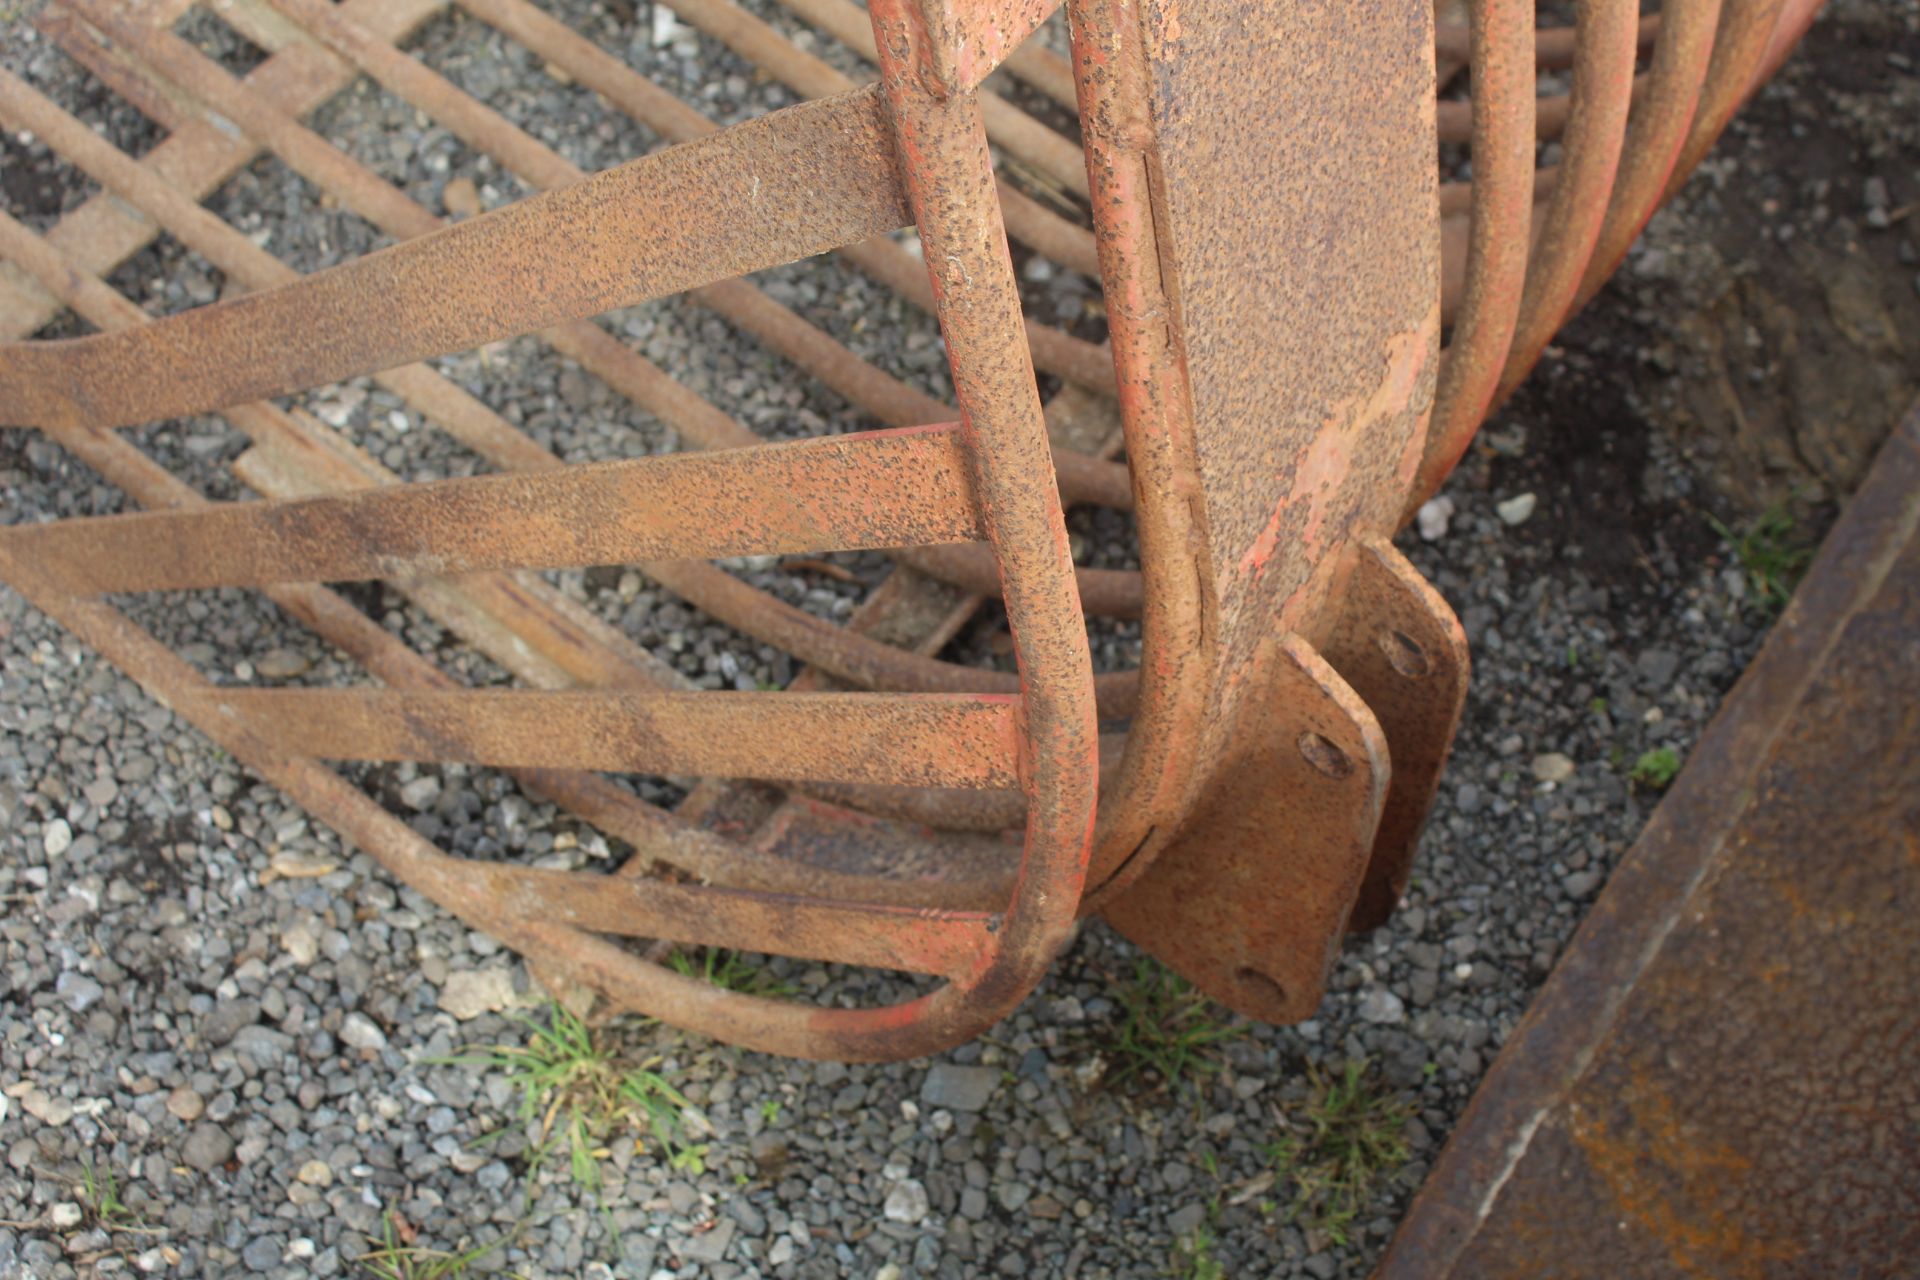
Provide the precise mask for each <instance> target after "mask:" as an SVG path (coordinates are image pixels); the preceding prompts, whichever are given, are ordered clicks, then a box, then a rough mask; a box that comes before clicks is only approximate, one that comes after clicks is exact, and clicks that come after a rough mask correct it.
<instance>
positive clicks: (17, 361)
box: [0, 89, 908, 426]
mask: <svg viewBox="0 0 1920 1280" xmlns="http://www.w3.org/2000/svg"><path fill="white" fill-rule="evenodd" d="M799 175H805V177H804V179H802V178H800V177H799ZM823 191H829V192H832V193H833V195H832V197H831V198H823V196H822V194H821V193H822V192H823ZM907 220H908V219H907V214H906V209H905V205H904V203H903V201H902V199H901V196H900V187H899V181H898V178H897V177H896V175H895V173H894V162H893V151H892V144H891V141H890V139H889V137H888V134H887V130H886V122H885V119H884V113H883V109H882V107H881V103H880V101H879V95H878V93H877V92H876V91H874V90H871V89H868V90H862V91H860V92H857V93H853V94H848V95H846V96H843V97H839V98H831V99H825V100H822V101H819V102H810V103H804V104H802V105H800V106H795V107H789V108H787V109H786V110H784V111H779V112H775V113H773V114H772V115H768V116H763V117H761V118H760V119H758V120H754V121H750V122H748V123H746V124H743V125H740V126H739V127H737V128H735V129H730V130H728V131H726V132H725V133H724V134H715V135H713V136H712V137H711V138H706V139H702V140H700V141H697V142H691V143H687V144H685V145H683V146H679V147H673V148H670V149H668V150H666V151H658V152H655V153H653V154H652V155H649V156H643V157H642V158H640V159H638V160H633V161H629V162H628V163H627V164H625V165H622V166H620V167H619V168H617V169H610V170H608V171H607V172H605V173H602V174H597V175H595V176H593V177H591V178H588V179H586V180H584V181H582V182H580V183H578V184H576V185H574V186H572V187H568V188H566V189H564V190H561V191H555V192H550V193H548V194H545V195H541V196H535V197H532V198H530V199H528V200H525V201H522V202H521V203H519V204H516V205H511V206H509V207H507V208H504V209H500V210H496V211H495V212H493V213H489V214H485V215H483V216H481V217H478V218H474V219H471V220H469V221H467V222H463V223H459V224H457V225H455V226H451V227H447V228H445V229H444V230H441V231H438V232H435V233H434V234H433V235H430V236H424V237H422V238H420V239H418V240H412V241H408V242H406V243H404V244H399V245H395V246H393V247H392V248H389V249H384V250H381V251H380V252H378V253H373V254H369V255H367V256H366V257H364V258H359V259H356V260H354V261H353V262H350V263H346V264H343V265H341V266H338V267H334V268H332V269H330V270H328V271H323V272H320V273H318V274H316V275H313V276H310V277H308V278H306V279H305V280H303V281H301V282H300V283H298V284H292V285H287V286H284V287H282V288H280V289H275V290H272V291H269V292H266V293H261V294H255V295H251V296H248V297H244V298H238V299H235V300H233V301H230V302H223V303H216V304H214V305H211V306H207V307H201V308H197V309H195V310H193V311H189V312H184V313H182V314H179V315H175V316H170V317H168V318H167V319H165V320H161V321H158V322H156V323H154V324H151V325H147V326H144V327H142V328H139V329H132V330H127V331H124V332H121V333H116V334H99V335H95V336H92V337H86V338H73V339H68V340H65V341H60V342H43V343H31V344H15V345H10V346H6V347H0V425H10V426H32V425H35V424H37V423H43V422H49V421H55V420H60V421H86V422H89V423H91V424H93V425H96V426H126V425H131V424H133V423H137V422H145V421H153V420H156V419H160V418H172V417H183V416H186V415H189V414H194V413H202V412H206V411H208V410H211V409H217V408H220V407H221V406H223V405H228V404H233V403H235V402H238V401H246V400H257V399H263V398H266V397H269V396H274V395H280V394H284V393H286V392H288V391H295V390H300V389H303V388H306V387H312V386H317V385H320V384H322V383H327V382H334V381H338V380H339V379H342V378H347V377H352V376H354V375H356V374H361V373H370V372H373V371H375V370H378V369H386V368H391V367H392V366H394V365H399V364H407V363H410V362H411V361H414V360H419V359H423V358H425V357H427V356H432V355H439V354H443V353H446V352H450V351H465V350H468V349H470V348H473V347H476V346H479V345H480V344H482V343H485V342H490V341H494V340H496V339H499V338H505V337H511V336H514V335H516V334H520V333H525V332H528V331H529V330H533V329H538V328H541V327H543V326H546V325H550V324H554V323H556V322H559V321H562V320H572V319H576V318H578V317H580V316H586V315H596V314H598V313H600V312H603V311H611V310H613V309H615V308H618V307H624V306H631V305H633V304H634V303H637V302H643V301H646V300H647V299H649V298H657V297H661V296H663V295H665V294H669V293H675V292H678V291H681V290H684V289H689V288H692V287H694V286H696V285H701V284H705V283H707V282H709V281H712V280H719V279H725V278H726V277H728V276H734V275H742V274H745V273H747V272H751V271H757V270H760V269H762V268H764V267H770V266H776V265H778V264H780V263H784V262H791V261H793V260H794V259H796V258H803V257H807V256H809V255H811V254H814V253H819V252H821V251H823V250H825V249H829V248H832V247H834V246H835V245H840V244H845V243H847V242H848V241H850V240H864V239H866V238H867V237H869V236H873V235H877V234H879V233H880V232H883V231H891V230H893V229H894V228H896V227H899V226H902V225H904V224H905V223H906V222H907ZM135 371H137V375H136V372H135Z"/></svg>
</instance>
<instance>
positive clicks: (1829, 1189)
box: [1379, 405, 1920, 1280]
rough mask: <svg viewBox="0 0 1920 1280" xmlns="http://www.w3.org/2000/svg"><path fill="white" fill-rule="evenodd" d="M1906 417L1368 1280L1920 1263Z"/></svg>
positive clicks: (1919, 849)
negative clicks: (1374, 1276)
mask: <svg viewBox="0 0 1920 1280" xmlns="http://www.w3.org/2000/svg"><path fill="white" fill-rule="evenodd" d="M1916 975H1920V405H1917V406H1916V407H1915V410H1914V412H1913V414H1912V415H1911V416H1910V417H1908V419H1907V421H1906V422H1905V424H1904V425H1903V426H1902V427H1901V428H1899V429H1898V430H1897V431H1895V432H1894V434H1893V436H1892V437H1891V439H1890V440H1889V441H1888V443H1887V444H1886V445H1885V447H1884V449H1883V450H1882V453H1881V455H1880V458H1879V460H1878V461H1877V462H1876V463H1875V465H1874V469H1873V471H1872V472H1871V473H1870V475H1869V476H1868V478H1867V481H1866V483H1865V484H1864V485H1863V486H1862V488H1861V489H1860V491H1859V493H1858V494H1857V495H1856V496H1855V497H1854V499H1853V502H1852V505H1851V506H1850V507H1849V508H1848V509H1847V511H1846V512H1845V513H1844V514H1843V515H1842V517H1841V519H1840V521H1839V523H1838V524H1837V525H1836V526H1835V528H1834V530H1833V532H1832V533H1831V534H1830V535H1829V536H1828V539H1827V542H1826V545H1825V546H1824V547H1823V548H1822V550H1821V552H1820V555H1819V558H1818V559H1817V560H1816V562H1815V563H1814V565H1813V567H1812V569H1811V571H1810V572H1809V573H1808V575H1807V578H1806V581H1805V583H1804V585H1803V586H1802V587H1801V589H1800V591H1799V592H1798V594H1797V595H1796V596H1795V597H1794V600H1793V602H1792V604H1790V605H1789V606H1788V608H1787V610H1786V612H1785V613H1784V614H1783V615H1782V617H1781V619H1780V621H1779V622H1778V623H1777V624H1776V625H1775V627H1774V631H1773V634H1772V635H1771V636H1770V637H1769V638H1768V641H1767V644H1766V647H1765V648H1764V649H1763V650H1762V651H1761V654H1760V656H1759V657H1758V658H1757V659H1755V661H1754V663H1753V665H1752V666H1751V667H1750V668H1749V669H1748V671H1747V673H1746V674H1745V675H1744V676H1743V677H1742V678H1741V681H1740V683H1739V685H1738V686H1736V688H1735V689H1734V692H1733V693H1732V695H1731V696H1730V697H1729V698H1728V700H1727V703H1726V705H1725V706H1724V708H1723V709H1722V710H1721V712H1720V715H1719V717H1718V718H1717V719H1716V720H1715V721H1714V724H1713V726H1712V727H1711V728H1710V729H1709V731H1708V733H1707V735H1706V737H1705V738H1703V739H1702V740H1701V742H1700V744H1699V746H1697V747H1696V748H1695V749H1694V752H1693V756H1692V759H1691V760H1690V761H1689V763H1688V765H1687V768H1686V770H1685V771H1684V772H1683V773H1682V774H1681V776H1680V778H1679V780H1678V781H1677V782H1676V783H1675V784H1674V786H1673V789H1672V791H1671V792H1670V793H1669V794H1668V796H1667V798H1666V799H1665V800H1664V801H1663V802H1662V803H1661V805H1660V807H1659V809H1658V810H1657V811H1656V812H1655V814H1654V817H1653V820H1652V822H1651V823H1650V824H1649V825H1648V827H1647V830H1646V832H1645V834H1644V835H1642V837H1641V839H1640V841H1639V843H1637V844H1636V845H1635V846H1634V848H1633V849H1632V851H1630V852H1629V853H1628V855H1627V857H1626V860H1625V861H1624V862H1623V863H1622V864H1621V866H1620V868H1619V869H1618V870H1617V871H1615V872H1614V874H1613V879H1612V881H1611V882H1610V883H1609V885H1608V886H1607V889H1606V892H1605V893H1604V894H1602V895H1601V897H1600V899H1599V901H1598V902H1596V903H1595V904H1594V907H1593V909H1592V911H1591V912H1590V913H1589V915H1588V917H1587V919H1586V921H1585V922H1584V923H1583V924H1582V925H1581V928H1580V931H1579V933H1578V934H1576V935H1575V937H1574V940H1573V942H1572V944H1571V945H1570V946H1569V947H1568V949H1567V951H1566V952H1565V954H1564V955H1563V956H1562V957H1561V960H1560V962H1559V964H1558V966H1557V967H1556V968H1555V969H1554V972H1553V975H1552V977H1550V978H1549V979H1548V981H1547V984H1546V986H1545V987H1544V988H1543V989H1542V991H1541V993H1540V995H1539V997H1538V998H1537V999H1536V1000H1535V1001H1534V1004H1533V1006H1532V1008H1530V1009H1529V1010H1528V1011H1527V1014H1526V1016H1525V1018H1524V1019H1523V1020H1522V1021H1521V1023H1520V1026H1519V1027H1518V1029H1516V1030H1515V1032H1514V1034H1513V1036H1512V1038H1511V1039H1510V1040H1509V1041H1508V1042H1507V1045H1506V1047H1505V1049H1504V1050H1502V1052H1501V1054H1500V1057H1499V1059H1498V1060H1497V1061H1496V1062H1495V1063H1494V1066H1493V1069H1492V1070H1491V1071H1490V1072H1488V1074H1487V1076H1486V1079H1485V1080H1484V1081H1483V1082H1482V1083H1481V1085H1480V1089H1479V1092H1478V1093H1477V1094H1476V1095H1475V1097H1474V1100H1473V1103H1472V1105H1471V1106H1470V1107H1469V1109H1468V1111H1467V1115H1466V1118H1465V1119H1464V1120H1463V1121H1462V1122H1461V1125H1460V1127H1459V1128H1458V1129H1456V1130H1455V1132H1454V1136H1453V1139H1452V1141H1451V1142H1450V1143H1449V1145H1448V1146H1447V1149H1446V1150H1445V1151H1444V1152H1443V1153H1442V1155H1441V1158H1440V1161H1439V1163H1438V1164H1437V1165H1436V1166H1435V1168H1434V1171H1433V1173H1432V1175H1431V1176H1430V1177H1429V1179H1428V1181H1427V1184H1426V1186H1425V1187H1424V1188H1423V1189H1422V1190H1421V1192H1420V1195H1419V1197H1418V1199H1416V1200H1415V1202H1414V1206H1413V1210H1412V1212H1411V1214H1410V1215H1409V1216H1408V1218H1407V1220H1406V1222H1405V1223H1404V1224H1403V1225H1402V1227H1401V1229H1400V1234H1399V1236H1398V1237H1397V1238H1396V1240H1395V1241H1394V1244H1393V1248H1392V1250H1391V1252H1390V1253H1389V1255H1388V1257H1387V1259H1386V1261H1385V1263H1384V1264H1383V1265H1382V1267H1381V1269H1380V1273H1379V1274H1380V1276H1381V1278H1382V1280H1401V1278H1402V1277H1405V1278H1406V1280H1413V1278H1414V1277H1418V1278H1419V1280H1434V1278H1436V1277H1461V1278H1463V1280H1464V1278H1465V1277H1475V1278H1476V1280H1478V1278H1483V1277H1485V1278H1491V1277H1505V1276H1511V1277H1516V1278H1518V1277H1534V1276H1543V1275H1551V1276H1556V1277H1565V1278H1567V1280H1578V1278H1580V1277H1593V1278H1594V1280H1600V1278H1602V1277H1606V1278H1611V1277H1617V1276H1685V1277H1701V1278H1703V1280H1704V1278H1707V1277H1711V1278H1713V1280H1772V1278H1774V1277H1823V1278H1824V1277H1841V1276H1849V1277H1896V1276H1908V1275H1913V1274H1914V1273H1915V1267H1916V1265H1920V983H1916V981H1915V979H1916Z"/></svg>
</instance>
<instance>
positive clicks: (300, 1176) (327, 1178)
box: [293, 1160, 333, 1187]
mask: <svg viewBox="0 0 1920 1280" xmlns="http://www.w3.org/2000/svg"><path fill="white" fill-rule="evenodd" d="M293 1176H294V1179H295V1180H296V1181H298V1182H303V1183H305V1184H306V1185H307V1186H309V1187H330V1186H332V1185H333V1170H332V1169H331V1168H329V1167H328V1165H327V1162H326V1161H325V1160H309V1161H307V1162H306V1163H305V1164H303V1165H301V1166H300V1168H299V1170H298V1171H297V1172H296V1173H295V1174H294V1175H293Z"/></svg>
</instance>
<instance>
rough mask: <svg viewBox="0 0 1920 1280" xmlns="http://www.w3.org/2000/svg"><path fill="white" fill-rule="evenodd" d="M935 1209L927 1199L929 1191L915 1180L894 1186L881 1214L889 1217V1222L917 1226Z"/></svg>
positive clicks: (888, 1194)
mask: <svg viewBox="0 0 1920 1280" xmlns="http://www.w3.org/2000/svg"><path fill="white" fill-rule="evenodd" d="M932 1209H933V1206H932V1204H931V1203H930V1202H929V1201H928V1199H927V1189H926V1188H925V1187H923V1186H921V1185H920V1183H919V1182H918V1181H916V1180H915V1179H913V1178H907V1179H905V1180H904V1181H901V1182H898V1183H895V1184H894V1188H893V1190H892V1191H889V1192H888V1193H887V1203H886V1204H885V1205H884V1206H883V1207H882V1208H881V1212H882V1213H884V1214H886V1215H887V1221H888V1222H904V1223H906V1224H907V1225H908V1226H910V1227H911V1226H915V1225H917V1224H918V1223H919V1222H921V1221H922V1220H923V1219H925V1217H926V1216H927V1214H928V1213H929V1212H931V1211H932Z"/></svg>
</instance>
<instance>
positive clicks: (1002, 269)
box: [871, 0, 1100, 1017]
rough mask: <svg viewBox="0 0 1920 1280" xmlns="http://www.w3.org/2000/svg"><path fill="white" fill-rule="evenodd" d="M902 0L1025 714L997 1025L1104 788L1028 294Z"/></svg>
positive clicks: (1073, 896)
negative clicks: (916, 57) (1020, 820)
mask: <svg viewBox="0 0 1920 1280" xmlns="http://www.w3.org/2000/svg"><path fill="white" fill-rule="evenodd" d="M902 3H903V0H875V3H874V5H873V7H872V9H871V13H872V17H873V23H874V35H875V40H876V43H877V44H878V45H879V47H880V50H881V53H882V58H883V62H882V66H881V83H882V85H883V86H884V88H885V93H886V102H887V106H888V114H889V117H890V122H891V124H892V126H893V130H894V135H895V143H896V146H897V147H898V151H899V156H900V167H901V170H902V177H903V181H904V182H905V184H906V186H907V195H908V199H909V201H910V203H911V206H912V210H913V220H914V225H915V226H916V227H917V228H918V229H919V232H920V240H921V244H922V246H923V248H924V254H925V260H926V267H927V272H928V277H929V281H930V283H931V285H932V288H933V293H934V298H935V302H936V308H937V311H938V313H939V318H940V329H941V333H942V335H943V336H944V337H945V339H946V344H947V360H948V365H949V367H950V368H951V370H952V373H953V384H954V391H955V393H956V396H957V398H958V400H959V403H960V413H961V430H962V432H963V434H964V438H965V440H966V442H967V446H968V452H969V455H970V456H971V458H972V460H973V464H974V470H975V477H976V493H977V494H978V496H979V501H980V515H981V522H982V524H983V525H984V526H985V532H986V534H987V537H988V539H989V541H990V542H991V543H992V546H993V550H994V555H995V558H996V560H997V561H998V563H999V564H1000V566H1001V570H1002V576H1003V582H1002V598H1003V599H1004V601H1005V602H1006V610H1007V621H1008V626H1009V629H1010V631H1011V633H1012V635H1013V638H1014V658H1015V661H1016V663H1017V664H1018V666H1019V670H1020V680H1021V693H1022V698H1021V706H1022V712H1023V716H1022V723H1021V728H1022V743H1021V747H1022V751H1021V775H1022V776H1021V786H1022V790H1023V791H1024V792H1025V793H1026V797H1027V824H1026V832H1025V845H1024V848H1023V850H1022V854H1021V860H1020V869H1019V871H1018V873H1017V874H1016V877H1015V880H1014V891H1013V897H1012V900H1011V902H1010V903H1009V905H1008V910H1007V914H1006V919H1005V921H1004V923H1003V925H1002V928H1001V931H1000V932H999V934H998V935H997V936H996V939H995V941H996V946H995V948H994V950H993V952H992V953H991V956H990V958H989V960H988V962H987V965H986V967H985V968H983V970H982V971H981V973H980V975H979V977H978V979H977V982H978V985H977V986H976V987H975V989H974V991H973V992H972V995H973V999H972V1001H971V1002H970V1004H969V1006H968V1010H969V1014H970V1015H974V1016H980V1017H997V1016H999V1014H1000V1013H1001V1012H1003V1011H1005V1010H1007V1009H1009V1008H1011V1007H1012V1006H1013V1004H1014V1003H1016V1002H1017V1001H1018V1000H1020V999H1021V998H1022V997H1023V996H1024V995H1025V994H1026V993H1027V992H1028V991H1031V990H1032V989H1033V987H1034V985H1035V984H1036V983H1037V982H1038V981H1039V979H1040V977H1041V975H1042V974H1043V973H1044V972H1045V968H1046V966H1047V964H1048V963H1050V962H1051V960H1052V958H1053V956H1054V954H1055V953H1056V952H1057V951H1058V950H1059V949H1060V947H1062V946H1063V945H1064V944H1065V942H1066V940H1067V938H1068V937H1069V936H1070V934H1071V930H1072V927H1073V921H1074V919H1075V915H1076V911H1077V908H1078V906H1079V902H1080V898H1081V890H1082V889H1083V887H1084V885H1085V881H1086V872H1087V859H1088V855H1089V852H1090V849H1091V841H1092V836H1093V822H1094V812H1095V808H1096V803H1097V798H1098V791H1099V755H1100V751H1099V723H1098V719H1097V717H1096V714H1095V707H1094V699H1093V665H1092V655H1091V653H1090V652H1089V649H1088V644H1087V631H1086V623H1085V621H1084V619H1083V618H1082V616H1081V613H1080V608H1079V602H1078V599H1077V592H1076V591H1075V587H1074V566H1073V558H1072V554H1071V552H1070V549H1069V546H1068V542H1067V530H1066V522H1065V519H1064V517H1063V515H1062V512H1061V509H1060V504H1059V502H1058V501H1057V500H1056V498H1055V495H1054V494H1053V493H1052V492H1051V488H1052V486H1051V485H1050V484H1045V483H1042V484H1040V485H1035V484H1034V483H1033V480H1034V477H1035V476H1036V475H1038V476H1040V477H1043V478H1044V477H1045V476H1046V475H1047V467H1048V462H1049V459H1050V457H1051V446H1050V443H1049V439H1048V435H1047V429H1046V422H1045V419H1044V417H1043V415H1042V411H1041V407H1040V399H1039V390H1038V387H1037V386H1036V384H1035V382H1034V374H1033V365H1032V362H1031V360H1030V358H1029V353H1028V348H1027V344H1026V341H1025V340H1024V338H1023V334H1022V323H1021V322H1022V316H1021V311H1020V293H1019V287H1018V285H1017V283H1016V281H1015V280H1014V275H1013V262H1012V259H1011V257H1010V255H1009V252H1008V248H1007V239H1006V231H1005V228H1004V227H1003V226H1002V224H1001V221H1000V209H999V203H998V199H997V196H996V193H995V190H994V179H993V164H992V160H991V157H990V153H989V151H988V147H987V137H986V129H985V126H984V125H983V124H982V122H981V118H980V112H979V106H978V104H977V103H976V102H975V101H974V98H973V95H972V94H971V93H970V92H969V93H962V94H956V95H954V96H953V97H950V98H946V99H935V98H933V97H932V96H931V95H929V94H927V93H926V91H925V89H924V87H923V86H920V85H918V84H917V82H916V80H915V76H914V72H913V69H912V67H911V65H910V64H908V63H905V62H903V61H901V60H899V59H897V58H895V57H894V52H895V51H897V50H899V49H901V48H903V47H904V46H903V45H902V44H900V43H896V41H897V38H898V36H899V35H900V32H901V28H902V26H903V24H904V23H906V22H907V21H908V19H907V17H906V16H905V14H904V13H903V12H902V10H901V4H902Z"/></svg>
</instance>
